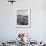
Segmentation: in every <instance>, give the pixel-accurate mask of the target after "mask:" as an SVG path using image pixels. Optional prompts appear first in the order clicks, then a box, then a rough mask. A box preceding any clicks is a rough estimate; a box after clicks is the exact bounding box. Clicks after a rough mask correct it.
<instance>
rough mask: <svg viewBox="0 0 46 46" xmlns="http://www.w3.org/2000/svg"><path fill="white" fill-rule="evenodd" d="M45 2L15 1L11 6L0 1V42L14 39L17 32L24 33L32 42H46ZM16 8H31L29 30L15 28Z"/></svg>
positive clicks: (34, 0) (36, 0)
mask: <svg viewBox="0 0 46 46" xmlns="http://www.w3.org/2000/svg"><path fill="white" fill-rule="evenodd" d="M45 2H46V1H45V0H17V2H16V3H15V4H14V5H12V4H11V3H8V2H7V0H0V40H11V39H16V37H17V34H18V32H21V31H23V32H26V33H29V34H30V35H31V38H32V39H33V40H37V41H40V40H46V37H45V35H46V21H45V20H46V6H45V5H46V3H45ZM16 8H31V28H16V13H15V12H16V11H15V10H16Z"/></svg>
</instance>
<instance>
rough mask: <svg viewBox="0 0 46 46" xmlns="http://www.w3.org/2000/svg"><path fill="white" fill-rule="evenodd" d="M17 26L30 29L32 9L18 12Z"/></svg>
mask: <svg viewBox="0 0 46 46" xmlns="http://www.w3.org/2000/svg"><path fill="white" fill-rule="evenodd" d="M16 26H17V27H29V26H30V9H28V8H25V9H24V8H23V9H17V10H16Z"/></svg>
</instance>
